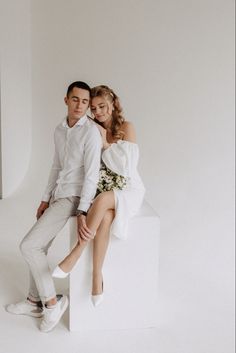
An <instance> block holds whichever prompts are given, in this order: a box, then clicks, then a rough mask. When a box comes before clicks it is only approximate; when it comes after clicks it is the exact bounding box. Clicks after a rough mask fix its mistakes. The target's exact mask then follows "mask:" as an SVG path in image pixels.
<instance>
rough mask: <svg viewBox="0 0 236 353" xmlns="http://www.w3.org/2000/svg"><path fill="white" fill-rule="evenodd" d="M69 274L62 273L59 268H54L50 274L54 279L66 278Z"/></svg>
mask: <svg viewBox="0 0 236 353" xmlns="http://www.w3.org/2000/svg"><path fill="white" fill-rule="evenodd" d="M69 273H70V272H64V271H63V270H62V269H61V268H60V267H59V266H57V267H55V269H54V270H53V272H52V277H54V278H66V277H67V276H68V275H69Z"/></svg>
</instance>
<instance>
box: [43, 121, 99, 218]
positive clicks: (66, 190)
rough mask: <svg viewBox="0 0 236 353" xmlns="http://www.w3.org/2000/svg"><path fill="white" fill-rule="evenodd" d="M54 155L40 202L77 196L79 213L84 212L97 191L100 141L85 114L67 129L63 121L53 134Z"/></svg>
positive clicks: (93, 125) (91, 122) (94, 125)
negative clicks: (78, 198)
mask: <svg viewBox="0 0 236 353" xmlns="http://www.w3.org/2000/svg"><path fill="white" fill-rule="evenodd" d="M54 143H55V153H54V159H53V164H52V168H51V173H50V176H49V180H48V185H47V187H46V190H45V193H44V195H43V199H42V201H46V202H48V201H49V200H50V198H51V197H52V196H53V198H54V199H59V198H65V197H70V196H79V197H80V203H79V206H78V209H79V210H82V211H87V210H88V208H89V206H90V204H91V202H92V199H93V198H94V195H95V193H96V189H97V183H98V179H99V168H100V161H101V148H102V140H101V135H100V132H99V130H98V128H97V127H96V124H95V123H94V122H93V121H92V120H91V119H89V118H88V117H87V116H86V115H85V116H83V117H82V118H80V119H79V120H78V122H77V123H76V124H75V125H74V126H73V127H71V128H70V127H69V126H68V124H67V119H65V120H64V121H63V122H62V123H61V124H59V125H58V126H57V127H56V129H55V133H54Z"/></svg>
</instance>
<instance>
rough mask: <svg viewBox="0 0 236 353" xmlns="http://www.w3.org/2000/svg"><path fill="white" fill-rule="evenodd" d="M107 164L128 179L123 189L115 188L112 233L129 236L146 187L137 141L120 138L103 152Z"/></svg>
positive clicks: (122, 237)
mask: <svg viewBox="0 0 236 353" xmlns="http://www.w3.org/2000/svg"><path fill="white" fill-rule="evenodd" d="M102 160H103V162H104V163H105V165H106V166H107V167H108V168H109V169H111V170H112V171H113V172H115V173H116V174H118V175H122V176H124V177H126V179H127V185H126V187H125V188H124V189H123V190H118V189H115V190H113V192H114V195H115V218H114V220H113V223H112V225H111V231H110V233H111V235H114V236H116V237H117V238H120V239H126V238H127V231H128V222H129V220H130V218H131V217H133V216H134V215H135V214H136V213H137V212H138V210H139V208H140V206H141V204H142V201H143V197H144V193H145V188H144V185H143V182H142V180H141V178H140V175H139V173H138V170H137V165H138V160H139V148H138V145H137V144H136V143H132V142H128V141H123V140H118V141H117V142H116V143H113V144H111V146H110V147H108V148H107V149H106V150H105V151H104V152H103V153H102Z"/></svg>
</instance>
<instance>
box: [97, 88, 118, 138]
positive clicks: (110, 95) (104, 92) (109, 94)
mask: <svg viewBox="0 0 236 353" xmlns="http://www.w3.org/2000/svg"><path fill="white" fill-rule="evenodd" d="M94 97H105V98H106V99H108V101H109V102H111V103H113V107H114V110H113V111H112V123H111V133H112V136H113V137H114V138H118V139H122V137H123V136H124V132H123V131H121V130H120V127H121V125H122V124H123V122H124V121H125V118H124V116H123V109H122V107H121V104H120V100H119V97H118V96H117V95H116V94H115V92H114V91H113V90H112V89H111V88H109V87H108V86H105V85H100V86H96V87H93V88H92V90H91V99H93V98H94ZM94 120H95V121H96V122H97V123H98V124H99V122H98V121H97V120H96V119H94ZM100 125H102V124H101V123H100Z"/></svg>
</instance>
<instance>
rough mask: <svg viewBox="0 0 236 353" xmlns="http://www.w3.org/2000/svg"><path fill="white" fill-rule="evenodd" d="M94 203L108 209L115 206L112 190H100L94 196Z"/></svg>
mask: <svg viewBox="0 0 236 353" xmlns="http://www.w3.org/2000/svg"><path fill="white" fill-rule="evenodd" d="M94 204H96V205H97V206H102V207H105V208H108V209H112V208H114V206H115V198H114V193H113V192H112V191H105V192H102V193H101V194H99V195H98V196H97V197H96V198H95V200H94Z"/></svg>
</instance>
